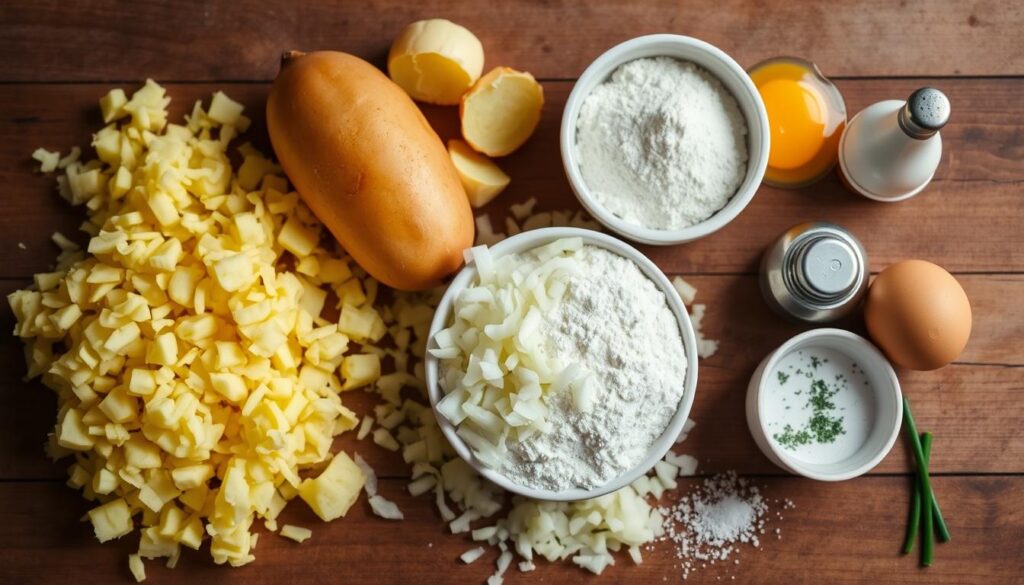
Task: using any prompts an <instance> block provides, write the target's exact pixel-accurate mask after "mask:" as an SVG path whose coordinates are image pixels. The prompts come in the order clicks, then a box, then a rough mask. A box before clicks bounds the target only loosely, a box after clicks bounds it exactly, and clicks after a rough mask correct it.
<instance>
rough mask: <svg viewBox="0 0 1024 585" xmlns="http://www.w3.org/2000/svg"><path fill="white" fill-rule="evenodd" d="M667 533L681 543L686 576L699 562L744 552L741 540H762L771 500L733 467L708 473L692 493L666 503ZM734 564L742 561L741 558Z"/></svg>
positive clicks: (678, 545) (678, 547)
mask: <svg viewBox="0 0 1024 585" xmlns="http://www.w3.org/2000/svg"><path fill="white" fill-rule="evenodd" d="M661 511H662V514H663V516H664V517H665V522H664V526H663V528H664V531H665V536H664V538H665V539H667V540H670V541H672V542H673V543H674V544H675V545H676V556H677V558H678V559H679V560H681V561H682V563H681V565H682V566H681V568H682V577H683V579H686V578H687V577H688V576H689V574H690V572H691V571H692V570H693V568H694V566H695V565H694V563H693V562H692V560H697V561H701V563H700V566H701V567H702V568H706V567H707V565H709V564H711V565H714V564H715V563H716V562H717V561H727V560H730V558H731V557H732V556H733V555H734V554H738V552H739V551H738V545H740V544H750V545H752V546H754V547H759V546H760V539H759V537H758V533H759V532H761V531H763V530H764V527H765V517H766V516H767V514H768V502H767V501H766V500H765V499H764V498H763V497H762V496H761V494H760V490H758V488H757V487H755V486H751V485H749V484H748V482H747V481H746V480H745V479H743V478H740V477H738V476H737V475H736V473H735V472H728V473H725V474H722V475H718V476H715V477H711V478H708V479H705V480H704V482H703V483H702V484H701V485H700V486H698V487H697V488H696V489H695V490H694V491H693V492H691V493H690V494H689V495H687V496H685V497H683V498H682V499H680V500H679V501H678V502H677V503H675V504H672V505H671V506H668V507H663V508H662V509H661ZM733 563H734V564H739V560H738V559H735V560H734V561H733Z"/></svg>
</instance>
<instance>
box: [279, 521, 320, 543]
mask: <svg viewBox="0 0 1024 585" xmlns="http://www.w3.org/2000/svg"><path fill="white" fill-rule="evenodd" d="M281 536H283V537H285V538H290V539H292V540H294V541H295V542H298V543H303V542H306V541H307V540H309V537H310V536H313V531H312V530H310V529H309V528H303V527H301V526H294V525H292V524H285V525H284V526H282V527H281Z"/></svg>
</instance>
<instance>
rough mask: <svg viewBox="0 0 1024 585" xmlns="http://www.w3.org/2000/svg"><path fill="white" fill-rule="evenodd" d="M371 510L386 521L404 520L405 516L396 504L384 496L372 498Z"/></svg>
mask: <svg viewBox="0 0 1024 585" xmlns="http://www.w3.org/2000/svg"><path fill="white" fill-rule="evenodd" d="M370 508H371V509H373V513H374V514H376V515H378V516H380V517H381V518H384V519H385V520H403V519H405V515H403V514H402V511H401V510H399V509H398V506H396V505H395V503H394V502H391V501H389V500H387V499H385V498H384V497H383V496H380V495H376V496H370Z"/></svg>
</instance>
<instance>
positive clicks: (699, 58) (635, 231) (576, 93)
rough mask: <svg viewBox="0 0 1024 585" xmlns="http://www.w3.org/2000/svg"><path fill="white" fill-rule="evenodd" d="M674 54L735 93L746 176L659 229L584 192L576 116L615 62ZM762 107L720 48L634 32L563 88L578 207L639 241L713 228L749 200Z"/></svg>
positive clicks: (762, 147) (762, 164) (567, 153)
mask: <svg viewBox="0 0 1024 585" xmlns="http://www.w3.org/2000/svg"><path fill="white" fill-rule="evenodd" d="M662 56H664V57H674V58H676V59H681V60H683V61H690V62H692V63H695V64H697V65H699V66H700V67H702V68H704V69H705V70H706V71H708V72H709V73H711V74H712V75H714V76H715V77H716V78H718V80H719V81H720V82H722V85H723V86H725V88H726V89H728V90H729V92H730V93H732V95H733V97H735V98H736V103H737V104H738V105H739V108H740V111H741V112H742V113H743V117H744V118H745V119H746V121H747V176H746V178H745V179H744V180H743V182H742V183H741V184H740V186H739V188H738V189H737V190H736V193H735V194H734V195H733V196H732V199H730V200H729V203H727V204H726V205H725V207H723V208H722V209H720V210H719V211H718V212H717V213H715V214H714V215H712V216H711V217H709V218H708V219H706V220H704V221H702V222H700V223H698V224H694V225H691V226H689V227H685V228H682V229H675V230H660V229H653V228H647V227H643V226H640V225H636V224H633V223H629V222H627V221H625V220H623V219H622V218H620V217H618V216H616V215H615V214H613V213H612V212H610V211H608V210H607V209H605V208H604V207H603V206H602V205H601V204H600V203H598V202H597V201H596V200H595V199H594V198H593V196H592V195H591V193H590V188H589V187H588V186H587V184H586V182H585V181H584V180H583V174H582V173H581V172H580V167H579V162H578V161H577V157H576V119H577V118H578V117H579V114H580V109H581V108H582V107H583V102H584V100H586V98H587V96H588V95H590V92H592V91H593V90H594V88H595V87H597V86H598V85H600V84H602V83H604V82H605V80H607V79H608V78H609V77H610V76H611V74H612V73H613V72H614V71H615V70H616V69H618V68H619V66H620V65H623V64H625V63H628V62H630V61H634V60H636V59H643V58H645V57H662ZM769 137H770V133H769V130H768V112H767V111H766V110H765V107H764V102H763V101H762V100H761V94H760V93H758V91H757V88H756V87H755V86H754V82H753V81H751V79H750V76H749V75H747V72H746V71H744V70H743V68H742V67H740V66H739V64H737V63H736V61H734V60H733V59H732V57H730V56H729V55H726V54H725V53H724V52H723V51H722V50H721V49H719V48H717V47H715V46H713V45H710V44H708V43H705V42H704V41H701V40H697V39H695V38H692V37H686V36H682V35H670V34H658V35H648V36H643V37H637V38H635V39H631V40H628V41H626V42H624V43H622V44H619V45H616V46H614V47H612V48H611V49H608V50H607V51H605V53H604V54H603V55H601V56H600V57H598V58H597V60H595V61H594V62H593V63H591V64H590V66H589V67H587V69H586V70H585V71H584V72H583V75H581V76H580V78H579V80H577V81H576V85H575V86H574V87H573V89H572V93H570V94H569V99H568V101H566V103H565V111H564V112H563V113H562V127H561V134H560V143H561V150H562V165H563V166H564V167H565V174H566V176H567V177H568V178H569V183H570V185H572V189H573V191H574V192H575V193H576V197H577V198H578V199H579V200H580V203H582V204H583V207H585V208H586V210H587V211H588V212H589V213H590V214H591V215H592V216H594V218H596V219H597V220H598V221H600V222H601V223H602V224H604V225H605V226H606V227H607V228H608V229H610V230H612V231H613V232H615V233H617V234H620V235H622V236H624V237H626V238H629V239H631V240H633V241H636V242H641V243H644V244H653V245H657V246H668V245H672V244H682V243H685V242H692V241H693V240H696V239H698V238H703V237H704V236H706V235H709V234H711V233H714V232H716V231H718V230H720V229H722V228H723V227H725V225H726V224H728V223H729V222H730V221H732V220H733V219H734V218H735V217H736V216H737V215H739V213H740V212H741V211H743V208H745V207H746V206H747V204H748V203H750V200H751V199H753V198H754V194H755V193H756V192H757V189H758V187H759V186H760V185H761V179H762V178H764V171H765V168H767V166H768V148H769V140H770V138H769Z"/></svg>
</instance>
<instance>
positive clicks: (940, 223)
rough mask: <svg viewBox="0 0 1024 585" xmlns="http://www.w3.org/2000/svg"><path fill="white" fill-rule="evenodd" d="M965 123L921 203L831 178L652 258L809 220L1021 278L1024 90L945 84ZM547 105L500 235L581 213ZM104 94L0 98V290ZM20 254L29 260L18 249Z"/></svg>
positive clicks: (244, 91)
mask: <svg viewBox="0 0 1024 585" xmlns="http://www.w3.org/2000/svg"><path fill="white" fill-rule="evenodd" d="M897 83H898V85H899V86H900V87H901V89H900V90H899V91H898V92H897V91H889V90H887V87H889V86H887V85H885V84H884V83H881V82H877V81H868V80H865V81H847V82H844V83H843V88H844V90H845V91H846V95H847V101H848V102H849V103H850V107H851V111H853V110H856V109H857V108H859V107H861V106H864V105H867V104H869V103H871V102H873V101H875V100H876V99H881V98H883V97H893V96H899V95H903V93H906V91H909V89H910V88H913V87H915V86H917V85H920V84H923V83H926V81H925V80H901V81H899V82H897ZM942 85H943V87H945V88H946V89H948V90H949V92H950V95H951V97H952V99H953V103H954V104H963V106H962V109H963V111H964V113H963V114H962V115H960V114H958V115H955V116H954V117H953V120H952V122H951V123H950V125H949V126H948V127H947V129H946V130H944V131H943V136H944V140H945V144H946V151H947V154H946V160H945V162H944V163H943V165H942V166H941V167H940V169H939V172H938V175H937V179H936V180H935V181H934V182H933V183H932V185H931V186H930V187H929V189H928V191H926V192H925V193H924V194H922V195H921V196H919V197H916V198H914V199H913V200H911V201H907V202H903V203H899V204H880V203H876V202H872V201H868V200H867V199H864V198H860V197H857V196H855V195H853V194H851V193H849V192H847V191H845V190H844V189H843V188H842V187H841V186H840V185H839V184H838V181H837V180H836V179H835V178H834V177H830V178H828V179H826V180H825V181H823V182H822V183H819V184H818V185H815V186H813V187H810V188H807V189H803V190H798V191H784V190H779V189H772V188H769V187H763V188H762V189H761V191H760V193H759V194H758V195H757V197H755V199H754V201H753V203H752V204H751V205H750V206H749V207H748V209H747V210H745V211H744V212H743V213H742V214H741V215H740V217H739V218H737V219H736V220H735V221H734V222H733V223H732V224H730V225H729V226H727V227H726V228H725V229H723V230H722V231H720V232H719V233H717V234H714V235H712V236H710V237H708V238H705V239H703V240H700V241H698V242H694V243H692V244H688V245H685V246H672V247H666V248H652V247H647V248H645V252H647V253H648V254H649V255H650V256H651V257H652V258H653V259H654V260H655V261H656V262H657V263H658V264H659V265H660V266H661V267H662V268H663V269H664V270H666V271H668V272H681V273H690V272H695V271H699V272H702V273H717V272H728V273H734V272H747V273H753V272H755V271H756V267H757V262H758V260H759V258H760V254H761V252H762V250H763V249H764V247H766V246H767V245H768V244H769V243H770V242H771V241H772V240H773V239H774V238H775V237H777V236H778V234H779V233H781V232H782V231H784V230H785V229H787V228H789V227H790V226H791V225H794V224H796V223H798V222H800V221H809V220H818V219H827V220H831V221H836V222H839V223H841V224H843V225H846V226H847V227H849V228H850V229H852V230H853V231H854V232H855V233H856V234H857V235H858V236H859V237H860V238H861V239H862V240H863V241H864V242H865V245H866V246H867V249H868V253H869V257H870V259H871V265H872V268H873V269H874V270H878V269H880V268H883V267H885V266H887V265H888V264H890V263H892V262H895V261H897V260H901V259H904V258H914V257H920V258H926V259H929V260H932V261H934V262H937V263H939V264H942V265H944V266H945V267H946V268H947V269H949V270H952V271H955V272H978V271H989V272H1010V271H1020V270H1024V230H1021V229H1019V225H1020V218H1021V217H1024V198H1021V197H1020V196H1019V191H1020V184H1021V183H1022V182H1024V162H1022V161H1024V122H1022V120H1024V101H1022V100H1019V99H1016V96H1017V95H1019V92H1020V91H1022V90H1024V80H949V81H947V82H945V83H943V84H942ZM222 87H224V86H223V85H222V84H221V85H218V84H187V85H173V86H171V87H170V92H171V95H172V96H173V97H174V98H175V101H174V102H173V103H172V110H173V113H172V119H176V118H178V117H180V115H181V113H182V112H183V111H184V110H185V109H187V108H190V107H191V104H192V103H193V101H194V100H196V99H200V98H207V97H208V96H209V95H210V94H211V93H212V92H213V91H214V90H215V89H218V88H222ZM546 87H547V96H548V105H547V106H546V108H545V112H544V118H543V120H542V123H541V126H540V128H539V130H538V132H537V135H536V136H534V137H533V139H532V140H531V141H530V142H529V143H527V145H526V146H525V147H524V148H523V149H522V150H520V151H519V152H517V153H515V154H513V155H512V156H510V157H507V158H505V159H502V160H501V161H500V163H501V164H502V165H503V166H504V167H505V168H506V170H507V171H508V172H509V174H510V175H511V176H512V177H513V182H512V185H511V186H510V188H509V189H508V192H507V193H505V194H503V195H502V196H501V197H500V198H498V199H497V200H495V202H494V203H492V204H491V205H490V206H488V207H487V208H486V212H487V213H488V214H489V215H491V217H492V219H493V222H494V224H495V225H496V226H501V225H503V224H504V215H505V213H506V211H504V210H506V209H507V206H508V204H510V203H513V202H517V201H522V200H525V199H527V198H528V197H537V198H538V199H539V200H540V203H539V205H538V209H541V210H543V209H548V210H550V209H578V208H579V204H578V202H577V201H576V199H575V198H574V196H573V195H572V192H571V190H570V188H569V185H568V183H567V181H566V180H565V178H564V173H563V170H562V165H561V160H560V157H559V154H558V124H559V120H560V118H561V112H562V108H563V104H564V102H565V98H566V97H567V95H568V92H569V90H570V89H571V84H570V83H568V82H558V83H548V84H547V86H546ZM107 89H109V86H106V85H92V84H87V85H60V84H58V85H43V86H36V85H18V84H16V85H0V111H3V112H5V115H4V116H3V118H2V119H0V132H2V133H3V134H4V135H5V136H7V137H8V140H6V141H5V142H4V143H3V144H0V160H4V161H8V164H5V165H2V167H0V182H2V184H4V185H7V186H8V193H9V196H7V197H4V198H2V200H0V250H6V251H8V252H9V254H10V255H9V257H8V260H7V262H5V263H4V265H3V266H2V267H0V277H26V276H28V275H30V274H31V273H33V272H38V271H41V270H44V269H45V268H46V267H47V266H48V265H49V264H50V263H51V262H52V259H53V250H54V248H53V246H52V244H49V242H48V239H49V236H50V234H51V233H52V232H53V231H54V230H60V231H62V232H63V233H65V234H68V235H73V234H74V232H75V230H76V228H77V226H78V225H79V223H81V218H82V215H81V211H79V210H73V209H70V208H69V206H68V205H67V204H66V203H65V202H64V201H62V200H60V199H59V198H58V197H56V196H55V195H54V187H53V179H52V177H42V176H37V175H36V176H34V175H33V171H32V169H33V168H34V164H33V161H31V159H30V158H29V155H30V154H31V152H32V151H33V150H34V149H35V148H36V147H38V146H45V147H47V148H51V149H59V150H61V151H64V152H67V150H68V149H69V148H70V147H71V146H73V145H86V144H87V143H88V140H89V136H90V134H91V132H93V131H95V130H96V129H98V128H99V127H100V125H101V122H100V120H99V119H98V108H97V107H96V105H95V104H96V100H97V99H98V97H99V96H100V95H102V94H103V93H105V92H106V91H107ZM226 89H227V90H228V92H229V93H230V94H231V95H232V96H235V97H236V98H238V99H239V100H241V101H243V102H244V103H246V105H247V106H248V111H249V113H250V114H251V115H252V116H253V117H254V119H255V124H254V128H253V130H252V131H251V132H250V133H249V136H250V137H251V139H252V140H253V141H254V142H255V143H256V144H258V145H260V146H261V147H263V148H264V149H265V150H267V151H268V152H269V144H268V141H267V138H266V136H265V132H264V131H263V130H262V126H263V124H262V112H263V102H264V99H265V95H266V86H264V85H249V84H243V85H232V86H228V87H226ZM427 113H428V117H429V118H431V120H432V122H433V123H434V124H435V126H436V127H437V128H438V131H439V133H440V134H441V135H442V136H443V137H450V136H454V135H455V134H456V133H457V131H458V123H457V119H456V113H455V109H454V108H436V107H434V108H427ZM19 242H20V243H24V244H26V246H27V250H21V249H19V248H18V247H17V244H18V243H19Z"/></svg>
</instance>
